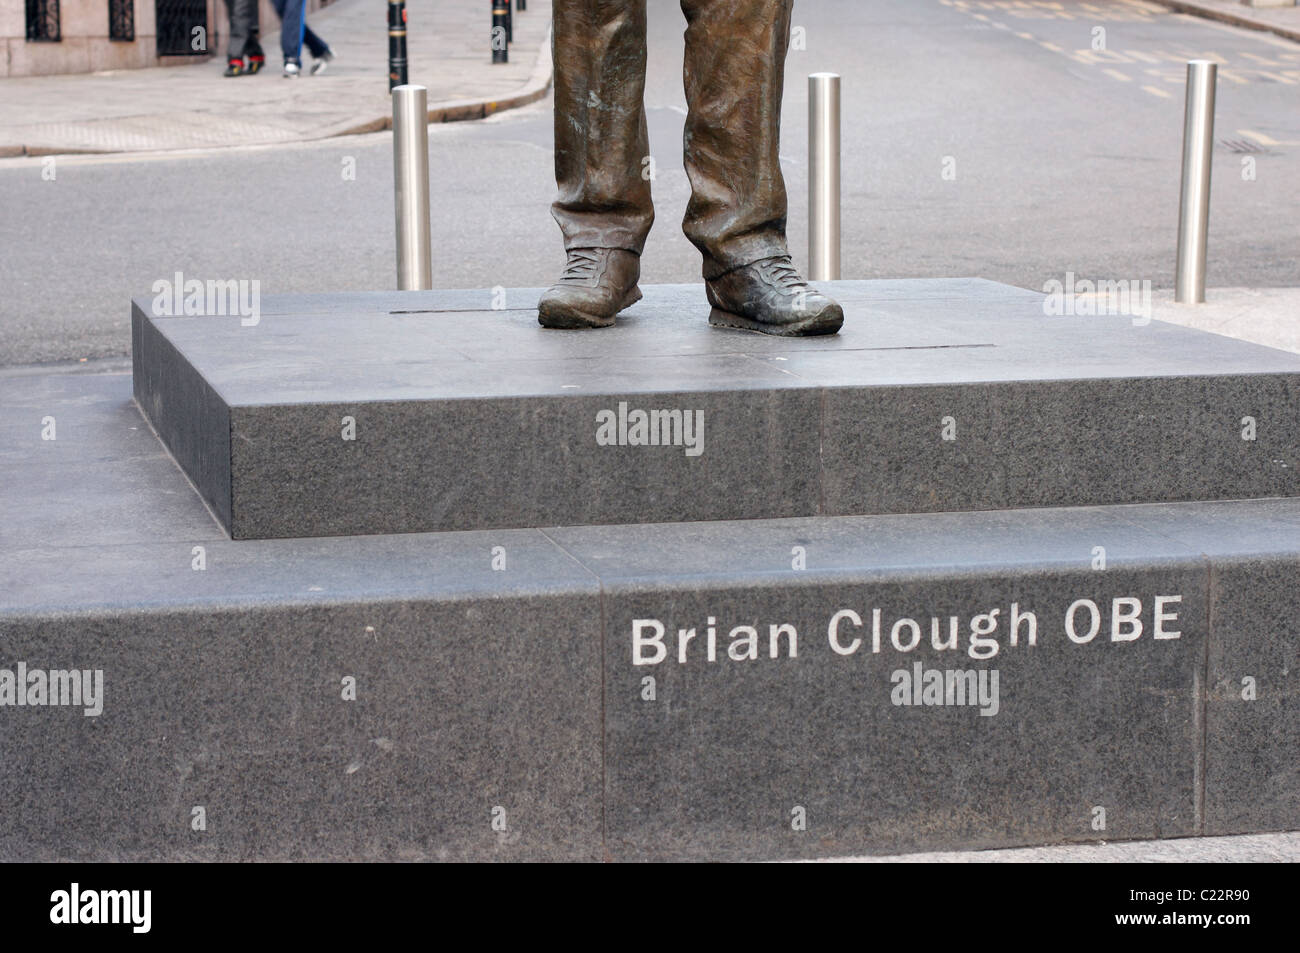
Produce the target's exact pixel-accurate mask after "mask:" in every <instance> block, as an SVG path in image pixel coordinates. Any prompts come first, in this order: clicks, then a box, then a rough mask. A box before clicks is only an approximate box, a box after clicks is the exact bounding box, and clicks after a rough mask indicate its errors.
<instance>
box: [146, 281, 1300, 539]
mask: <svg viewBox="0 0 1300 953" xmlns="http://www.w3.org/2000/svg"><path fill="white" fill-rule="evenodd" d="M828 290H829V291H830V292H831V293H833V294H834V295H835V296H836V297H837V298H838V299H840V300H841V302H842V303H843V305H844V308H845V314H846V321H845V326H844V330H843V331H842V332H841V333H840V334H838V335H834V336H829V337H820V338H809V339H793V340H792V339H788V338H772V337H767V336H765V335H761V334H754V333H748V332H743V331H732V330H722V329H717V328H712V327H710V326H709V325H708V323H707V315H708V305H707V302H706V301H705V299H704V295H703V290H702V288H701V287H699V286H688V285H670V286H648V287H646V289H645V298H644V300H643V301H641V302H640V303H639V304H637V305H636V306H634V307H633V308H631V309H630V310H629V311H628V312H626V314H625V315H623V316H621V317H620V319H619V324H618V326H616V327H614V328H611V329H607V330H600V331H548V330H545V329H543V328H541V327H539V326H538V324H537V318H536V301H537V295H538V291H537V289H513V290H509V291H507V292H506V293H505V294H504V296H502V295H501V294H494V293H493V292H491V291H489V290H486V289H485V290H483V291H481V292H472V291H431V292H405V293H391V292H390V293H375V294H369V295H367V294H348V295H294V296H284V297H275V296H268V297H267V298H265V299H263V301H262V306H261V312H260V313H259V314H258V315H256V316H255V317H256V320H255V321H254V320H252V318H243V317H240V316H239V315H233V314H232V315H227V316H222V315H200V316H190V317H186V316H168V315H160V314H158V313H157V311H158V309H157V308H156V307H155V303H154V302H152V301H151V300H150V299H147V298H146V299H139V300H137V301H136V302H135V305H134V309H133V335H134V366H135V395H136V398H137V400H138V402H139V405H140V407H141V408H142V409H143V411H144V413H145V415H146V416H147V417H148V419H149V421H150V422H151V424H152V425H153V427H154V428H155V429H156V430H157V432H158V434H159V435H160V436H161V437H162V439H163V440H164V441H165V443H166V444H167V446H168V447H169V448H170V450H171V452H172V453H173V454H174V455H175V457H176V459H177V461H178V462H179V463H180V464H181V466H182V467H183V468H184V469H185V471H186V473H187V474H188V475H189V477H190V479H191V480H192V481H193V483H194V485H195V486H196V487H197V488H198V489H199V491H200V492H201V493H202V494H203V496H204V498H205V499H206V500H207V501H208V503H209V504H210V505H211V507H212V509H213V512H214V513H216V514H217V516H218V518H219V519H220V520H221V522H222V525H223V526H224V527H225V528H226V529H227V531H228V532H229V533H230V534H231V535H232V536H233V537H234V538H236V539H256V538H271V537H295V536H328V535H356V534H363V533H402V532H431V531H439V530H467V529H492V528H511V527H531V526H556V525H587V524H613V523H650V522H673V521H688V520H729V519H758V518H764V519H771V518H780V517H789V516H817V515H832V516H833V515H850V514H871V513H906V512H940V511H960V510H972V509H1003V508H1015V507H1030V506H1078V505H1097V504H1115V503H1144V502H1170V501H1187V500H1197V499H1242V498H1252V497H1253V498H1258V497H1270V496H1293V495H1300V356H1297V355H1294V354H1289V353H1286V352H1282V351H1275V350H1271V349H1269V348H1263V347H1259V346H1256V345H1252V344H1247V343H1244V342H1241V341H1235V340H1231V339H1228V338H1223V337H1219V336H1216V335H1212V334H1206V333H1203V332H1199V331H1193V330H1189V329H1186V328H1181V327H1175V326H1172V325H1167V324H1162V323H1160V322H1152V321H1149V320H1148V321H1144V320H1143V319H1142V318H1140V317H1125V316H1104V315H1103V316H1076V315H1071V316H1063V315H1059V314H1058V315H1049V314H1046V313H1045V311H1047V310H1050V309H1047V308H1045V306H1044V296H1043V295H1040V294H1035V293H1032V292H1029V291H1024V290H1022V289H1018V288H1012V287H1009V286H1006V285H999V284H995V283H993V282H988V281H981V280H977V279H953V280H943V281H935V280H916V281H843V282H834V283H831V284H830V285H828ZM496 308H503V309H502V310H494V309H496Z"/></svg>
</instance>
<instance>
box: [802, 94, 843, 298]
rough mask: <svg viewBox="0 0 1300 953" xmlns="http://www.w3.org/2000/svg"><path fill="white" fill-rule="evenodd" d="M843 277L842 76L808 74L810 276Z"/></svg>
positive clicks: (824, 278)
mask: <svg viewBox="0 0 1300 953" xmlns="http://www.w3.org/2000/svg"><path fill="white" fill-rule="evenodd" d="M839 276H840V78H839V76H838V75H837V74H836V73H813V74H812V75H811V76H809V77H808V277H809V278H810V279H812V280H813V281H834V280H836V279H837V278H839Z"/></svg>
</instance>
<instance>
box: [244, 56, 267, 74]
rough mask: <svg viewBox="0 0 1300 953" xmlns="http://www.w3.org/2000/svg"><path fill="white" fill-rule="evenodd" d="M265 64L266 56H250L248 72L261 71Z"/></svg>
mask: <svg viewBox="0 0 1300 953" xmlns="http://www.w3.org/2000/svg"><path fill="white" fill-rule="evenodd" d="M265 65H266V57H265V56H250V57H249V58H248V72H250V73H256V72H259V71H260V70H261V69H262V67H263V66H265Z"/></svg>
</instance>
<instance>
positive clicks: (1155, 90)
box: [1142, 86, 1172, 99]
mask: <svg viewBox="0 0 1300 953" xmlns="http://www.w3.org/2000/svg"><path fill="white" fill-rule="evenodd" d="M1142 88H1143V89H1145V90H1146V91H1147V92H1148V93H1150V94H1151V95H1152V96H1160V97H1161V98H1163V99H1170V98H1172V97H1171V96H1170V95H1169V93H1168V92H1166V91H1165V90H1163V89H1161V88H1160V87H1159V86H1143V87H1142Z"/></svg>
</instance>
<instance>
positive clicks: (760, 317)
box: [705, 255, 844, 336]
mask: <svg viewBox="0 0 1300 953" xmlns="http://www.w3.org/2000/svg"><path fill="white" fill-rule="evenodd" d="M705 292H706V293H707V294H708V297H709V304H711V305H713V310H712V311H711V312H710V313H709V324H712V325H715V326H716V327H720V328H743V329H744V330H746V331H761V332H762V333H763V334H780V335H786V336H796V335H811V334H834V333H835V332H836V331H838V330H839V329H840V325H842V324H843V323H844V309H843V308H841V307H840V306H839V305H838V304H836V303H835V302H834V301H832V300H831V299H830V298H828V297H826V296H825V295H824V294H822V293H821V292H820V291H817V290H816V289H815V288H810V287H808V284H807V282H805V281H804V280H803V278H801V277H800V276H799V272H798V271H797V270H795V267H794V263H793V262H792V261H791V260H790V256H789V255H781V256H780V257H778V258H764V259H762V260H761V261H756V262H752V263H751V264H748V265H745V266H743V267H741V268H735V269H733V270H731V271H729V272H727V273H726V274H723V275H719V276H718V277H717V278H714V279H712V280H710V281H708V282H707V283H706V284H705Z"/></svg>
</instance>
